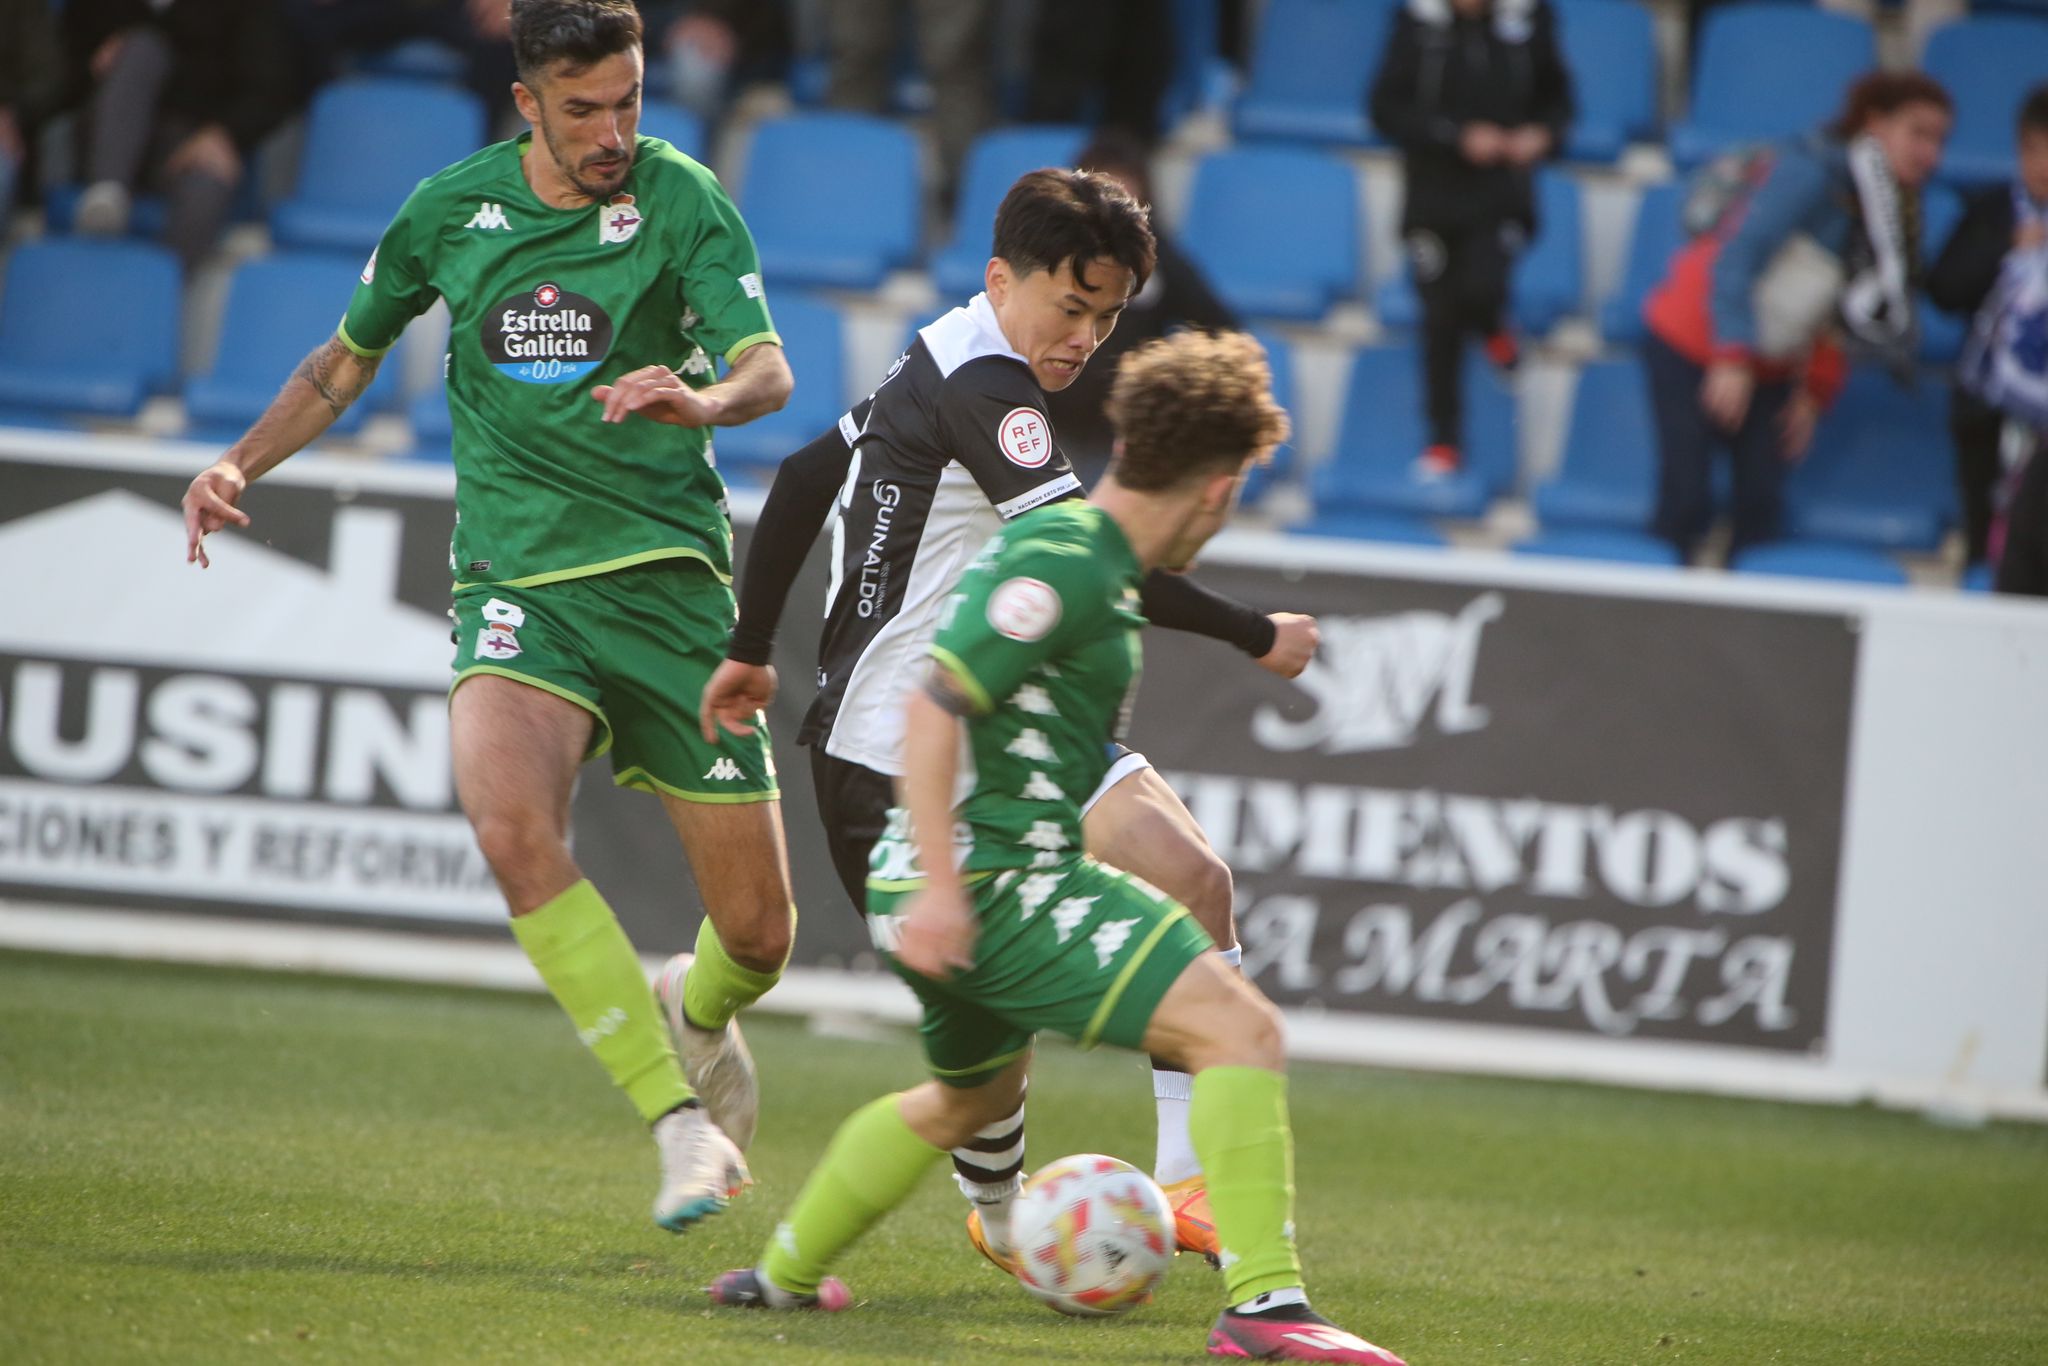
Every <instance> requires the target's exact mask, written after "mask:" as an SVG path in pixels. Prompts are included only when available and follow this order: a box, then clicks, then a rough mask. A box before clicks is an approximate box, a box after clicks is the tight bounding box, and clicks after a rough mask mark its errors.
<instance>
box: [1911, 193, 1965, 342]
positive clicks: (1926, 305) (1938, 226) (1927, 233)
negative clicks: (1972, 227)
mask: <svg viewBox="0 0 2048 1366" xmlns="http://www.w3.org/2000/svg"><path fill="white" fill-rule="evenodd" d="M1962 216H1963V197H1962V196H1961V195H1959V194H1957V193H1956V191H1955V190H1954V189H1953V188H1952V187H1950V186H1947V185H1929V186H1928V187H1927V188H1926V189H1925V190H1923V191H1921V193H1920V256H1921V259H1922V260H1923V261H1926V262H1928V263H1930V264H1931V263H1932V262H1933V260H1934V258H1935V257H1936V256H1939V255H1940V254H1941V249H1942V248H1943V247H1944V246H1946V245H1947V244H1948V238H1949V234H1950V233H1952V232H1954V231H1955V229H1956V224H1957V222H1959V221H1960V220H1961V219H1962ZM1915 303H1916V305H1917V311H1918V315H1919V320H1920V359H1921V360H1923V361H1925V362H1926V363H1927V364H1929V365H1951V364H1953V363H1954V362H1955V360H1956V358H1957V357H1959V356H1961V355H1962V353H1963V340H1964V338H1966V337H1968V336H1969V334H1970V319H1968V318H1958V317H1957V316H1956V315H1955V314H1953V313H1946V312H1943V311H1942V310H1941V309H1938V308H1936V307H1935V306H1934V305H1933V303H1931V302H1930V301H1929V300H1928V298H1927V296H1926V295H1925V294H1924V293H1923V294H1922V295H1920V297H1919V298H1918V299H1917V300H1915Z"/></svg>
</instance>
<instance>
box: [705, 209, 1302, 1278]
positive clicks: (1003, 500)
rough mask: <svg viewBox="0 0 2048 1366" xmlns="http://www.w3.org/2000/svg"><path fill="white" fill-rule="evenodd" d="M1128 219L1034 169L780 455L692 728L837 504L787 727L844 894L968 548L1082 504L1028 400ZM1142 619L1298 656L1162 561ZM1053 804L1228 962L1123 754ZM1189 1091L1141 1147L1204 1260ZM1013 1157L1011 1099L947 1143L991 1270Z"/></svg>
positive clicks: (1152, 796) (1011, 1184)
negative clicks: (989, 251)
mask: <svg viewBox="0 0 2048 1366" xmlns="http://www.w3.org/2000/svg"><path fill="white" fill-rule="evenodd" d="M1146 220H1147V215H1146V211H1145V208H1144V206H1143V205H1142V204H1140V203H1138V201H1137V200H1135V199H1133V198H1132V197H1131V196H1130V194H1129V193H1127V192H1126V191H1125V190H1124V188H1123V186H1122V185H1121V184H1120V183H1119V182H1117V181H1116V180H1115V179H1114V178H1112V177H1109V176H1106V175H1100V174H1086V173H1082V172H1078V171H1063V170H1041V171H1033V172H1030V173H1029V174H1027V175H1025V176H1023V177H1022V178H1020V179H1019V180H1018V181H1017V183H1016V184H1015V185H1014V186H1012V187H1011V189H1010V192H1009V194H1008V195H1006V196H1005V197H1004V200H1003V203H1002V206H1001V208H1000V209H999V210H998V211H997V214H996V222H995V234H994V255H993V256H992V257H991V259H990V260H989V262H988V266H987V270H986V275H985V280H986V283H987V286H988V288H987V291H986V292H985V293H983V294H980V295H978V296H976V297H975V298H974V299H973V300H971V301H970V302H969V303H968V304H967V305H966V307H964V308H956V309H954V310H953V311H952V312H950V313H948V314H947V315H946V316H945V317H943V318H941V319H939V320H938V321H937V322H935V323H933V324H932V325H931V326H929V327H926V328H924V329H923V330H922V331H920V332H919V334H918V336H917V339H916V340H915V341H914V342H913V343H912V344H911V347H910V350H909V351H908V352H906V353H905V354H904V356H903V358H902V359H901V360H899V361H898V362H897V363H896V366H895V367H894V368H893V369H892V370H891V371H890V372H889V374H888V376H887V377H885V378H884V380H883V382H882V385H881V387H880V388H879V389H877V390H876V391H875V393H874V394H873V395H872V396H871V397H870V398H869V399H868V400H867V401H866V402H864V403H862V404H860V405H858V406H857V407H855V408H854V410H853V411H852V412H850V413H848V414H846V415H845V416H844V417H843V418H841V419H840V422H839V425H838V428H837V429H836V430H834V431H831V432H827V433H826V434H824V435H823V436H821V437H820V438H819V439H817V440H816V441H813V442H811V443H810V444H809V445H807V446H805V447H804V448H803V449H801V450H799V451H797V452H796V453H795V454H793V455H791V456H790V457H789V458H788V459H787V460H785V461H784V462H783V464H782V468H781V469H780V470H779V471H778V473H777V475H776V479H775V484H774V487H773V488H772V489H771V490H770V491H769V494H768V500H767V503H766V505H765V506H764V507H763V508H762V511H761V520H760V523H759V524H758V526H757V527H756V529H755V534H754V537H753V540H752V543H751V546H750V549H749V550H748V554H747V569H746V573H745V574H744V575H743V576H742V579H741V601H740V620H739V625H738V627H737V628H736V629H735V631H734V633H733V640H732V644H731V646H730V647H729V648H728V650H727V658H726V662H725V663H724V664H722V665H720V666H719V669H718V672H717V673H716V674H715V675H713V677H712V680H711V683H710V684H709V685H708V686H707V687H706V688H705V691H704V700H703V707H702V711H703V725H704V733H705V734H706V735H707V736H709V735H712V734H715V733H716V729H717V727H718V725H719V724H720V723H721V722H722V723H723V724H724V725H726V726H727V727H728V728H730V727H734V726H741V727H744V726H746V725H748V724H749V718H750V717H752V716H753V715H754V714H755V712H756V711H757V710H758V709H759V708H760V707H762V706H764V705H766V703H767V701H768V700H769V699H770V698H772V697H773V696H774V692H775V672H774V670H773V669H772V668H770V667H769V666H768V660H769V657H770V654H771V651H772V647H773V643H774V638H775V628H776V624H777V622H778V620H779V618H780V616H781V612H782V606H783V601H784V598H785V597H786V596H787V594H788V592H789V586H790V584H791V582H792V581H793V580H794V579H795V577H796V573H797V570H798V569H799V568H800V566H801V564H802V561H803V558H804V553H805V551H806V549H807V548H808V547H809V545H810V543H811V542H812V540H814V539H815V538H816V535H817V531H818V527H819V524H820V523H822V522H823V521H824V520H825V518H826V515H827V514H828V512H829V511H830V510H831V509H832V508H833V505H834V503H835V502H836V503H837V505H838V517H839V521H838V526H837V528H836V538H837V539H836V544H837V545H838V547H839V563H838V567H837V571H836V574H835V579H834V585H833V589H832V593H831V597H830V599H829V601H828V603H827V605H826V622H825V631H824V636H823V639H822V641H821V643H820V647H819V651H820V661H819V670H818V678H819V687H818V698H817V701H816V702H814V703H813V704H812V706H811V709H810V713H809V715H808V716H806V717H805V719H804V725H803V729H802V731H801V732H800V733H799V735H798V739H799V740H800V741H801V742H802V743H804V744H807V745H810V746H811V775H812V779H813V786H814V787H815V789H816V792H817V798H818V813H819V815H820V816H821V817H822V818H823V821H824V826H825V832H826V838H827V840H828V843H829V847H830V848H831V851H832V860H833V866H834V869H835V870H836V871H837V872H838V874H839V879H840V883H841V885H842V886H844V887H845V888H846V893H847V896H848V898H849V899H850V900H851V901H852V902H853V904H854V905H855V906H856V907H862V906H864V905H865V903H866V894H865V887H866V882H867V876H868V867H869V858H870V853H871V850H872V848H873V846H874V843H875V841H876V839H877V838H878V837H879V836H880V835H881V833H882V830H883V827H884V824H885V818H886V813H887V812H888V809H889V807H890V805H891V804H892V801H893V797H892V793H891V780H892V779H893V778H894V777H895V776H896V775H898V774H900V773H901V772H902V771H903V753H902V744H903V730H902V716H903V702H904V699H905V697H906V696H907V695H908V693H909V692H910V690H911V688H912V686H913V678H914V665H915V663H916V661H917V660H918V659H920V658H921V657H922V654H923V652H924V650H925V648H926V646H927V645H928V644H929V643H930V641H931V638H932V634H933V632H934V631H936V630H937V629H938V621H939V615H940V612H941V611H942V609H943V607H944V604H945V602H946V595H947V594H948V593H949V592H950V591H951V589H952V587H953V583H954V581H955V580H956V579H957V578H958V577H959V576H960V573H961V570H962V569H963V567H964V566H965V565H966V563H967V561H968V560H969V559H970V558H971V557H972V556H973V555H974V553H975V552H976V551H977V550H978V549H979V548H980V547H981V545H982V544H983V543H984V542H986V541H987V540H988V538H989V537H990V536H991V535H993V534H995V533H996V532H998V531H1000V530H1001V529H1002V527H1003V526H1004V524H1005V523H1007V522H1009V521H1011V520H1012V519H1014V518H1016V517H1018V516H1020V515H1022V514H1023V513H1025V512H1027V511H1029V510H1031V509H1032V508H1035V507H1038V506H1040V505H1042V504H1045V503H1048V502H1053V501H1056V500H1059V499H1063V498H1075V497H1078V496H1079V495H1080V493H1081V483H1080V480H1079V479H1077V478H1076V477H1075V475H1074V473H1073V470H1072V468H1071V466H1070V465H1069V464H1068V462H1067V457H1066V454H1065V453H1064V452H1063V451H1062V450H1061V449H1060V446H1059V442H1058V440H1057V439H1056V437H1055V434H1054V430H1053V427H1052V424H1051V422H1050V420H1049V419H1048V418H1047V416H1046V413H1045V395H1046V394H1047V393H1051V392H1057V391H1059V390H1061V389H1064V388H1065V387H1067V386H1068V385H1070V384H1072V383H1073V382H1074V380H1075V377H1076V376H1078V375H1079V374H1080V373H1081V370H1082V367H1083V366H1084V365H1085V364H1086V363H1087V361H1088V358H1089V357H1090V356H1091V355H1092V354H1093V353H1094V352H1095V349H1096V348H1097V347H1098V346H1100V345H1101V343H1102V341H1103V340H1104V338H1106V337H1107V336H1108V335H1109V333H1110V330H1111V328H1113V327H1114V326H1115V325H1116V320H1117V318H1118V316H1119V315H1120V314H1121V312H1122V310H1123V308H1124V306H1125V304H1126V303H1127V302H1128V301H1129V299H1130V297H1131V296H1132V295H1133V294H1134V293H1136V292H1137V291H1138V290H1139V289H1141V288H1142V287H1143V285H1144V283H1145V280H1146V278H1147V277H1148V276H1149V274H1150V273H1151V270H1152V268H1153V265H1154V256H1153V240H1152V235H1151V230H1150V228H1149V226H1148V224H1147V221H1146ZM1143 608H1144V612H1145V615H1146V617H1147V618H1148V619H1150V620H1151V621H1152V622H1154V623H1156V624H1158V625H1163V626H1171V627H1175V628H1178V629H1183V630H1192V631H1197V632H1200V633H1202V634H1205V635H1209V636H1213V637H1215V638H1217V639H1221V640H1226V641H1229V642H1231V643H1233V644H1235V645H1237V646H1238V647H1239V648H1240V649H1242V650H1244V651H1245V652H1246V653H1247V654H1249V655H1251V656H1253V657H1254V658H1255V659H1257V660H1258V661H1259V662H1260V664H1261V665H1262V666H1264V667H1265V668H1268V669H1270V670H1272V671H1273V672H1275V673H1278V674H1280V675H1282V676H1283V677H1290V678H1291V677H1293V676H1294V675H1296V674H1298V673H1300V672H1301V670H1302V669H1303V668H1304V667H1305V666H1306V665H1307V663H1308V660H1309V658H1310V656H1311V655H1312V654H1313V653H1314V650H1315V644H1316V628H1315V622H1314V621H1313V620H1311V619H1310V618H1308V617H1305V616H1297V615H1293V614H1290V613H1280V614H1276V615H1274V616H1271V617H1268V616H1265V615H1262V614H1261V613H1259V612H1256V611H1254V610H1253V609H1251V608H1249V607H1244V606H1241V605H1239V604H1237V603H1233V602H1229V601H1227V600H1225V599H1222V598H1218V597H1215V596H1214V595H1212V594H1209V593H1206V592H1205V591H1203V590H1202V589H1200V588H1198V587H1196V586H1195V584H1194V583H1193V582H1192V581H1190V580H1188V579H1187V578H1185V577H1183V576H1180V575H1177V574H1170V573H1165V572H1161V573H1156V574H1152V575H1150V576H1148V577H1147V578H1146V580H1145V583H1144V597H1143ZM1092 786H1093V791H1092V793H1091V792H1077V793H1073V794H1072V795H1073V796H1074V797H1075V798H1076V799H1077V800H1078V801H1079V803H1080V809H1081V812H1082V814H1083V816H1084V817H1085V818H1086V835H1087V847H1088V849H1089V851H1090V852H1091V853H1093V854H1094V855H1095V856H1096V857H1098V858H1100V859H1102V860H1103V861H1104V862H1106V863H1110V864H1113V865H1114V866H1116V867H1118V868H1122V869H1124V870H1126V871H1127V872H1131V873H1135V874H1136V875H1138V876H1139V877H1142V878H1144V879H1145V880H1146V881H1147V882H1149V883H1151V884H1152V885H1154V886H1156V887H1159V888H1161V889H1162V890H1163V891H1165V892H1166V893H1167V894H1169V895H1170V896H1172V897H1173V898H1174V900H1175V901H1177V902H1179V903H1180V904H1182V905H1184V906H1186V907H1187V908H1188V909H1189V911H1190V912H1191V913H1192V914H1193V916H1194V918H1195V922H1196V923H1197V924H1199V925H1201V926H1202V928H1203V929H1205V930H1207V931H1208V933H1209V934H1210V936H1211V937H1212V938H1213V940H1214V941H1215V943H1216V944H1217V946H1218V947H1219V948H1220V949H1221V950H1223V952H1224V953H1225V955H1226V957H1227V959H1228V961H1230V962H1231V963H1232V964H1235V962H1236V961H1237V957H1238V953H1239V950H1238V947H1237V934H1236V927H1235V924H1234V922H1233V920H1232V906H1231V903H1232V888H1231V879H1230V870H1229V869H1228V868H1227V867H1226V866H1225V865H1224V863H1223V861H1222V860H1221V859H1220V858H1218V857H1217V856H1216V853H1215V851H1214V850H1213V849H1211V848H1210V847H1209V843H1208V840H1207V839H1206V838H1205V837H1204V836H1203V834H1202V831H1201V827H1199V826H1198V825H1196V824H1195V820H1194V817H1193V816H1191V815H1190V814H1189V813H1188V810H1187V808H1186V807H1185V806H1183V805H1182V804H1181V802H1180V799H1179V798H1178V797H1176V796H1175V795H1174V793H1173V790H1172V789H1171V788H1169V787H1168V786H1167V785H1166V783H1165V781H1164V780H1163V779H1161V778H1160V777H1159V775H1158V774H1157V773H1156V772H1154V771H1153V770H1152V769H1151V766H1150V765H1149V764H1147V763H1146V761H1145V758H1144V756H1143V755H1140V754H1134V753H1131V752H1129V751H1127V750H1124V751H1120V752H1119V753H1118V754H1117V755H1116V756H1114V761H1113V762H1112V763H1111V764H1110V767H1109V769H1108V771H1107V772H1106V773H1105V774H1104V775H1103V776H1102V778H1101V780H1100V783H1099V784H1094V785H1092ZM1191 1087H1192V1082H1191V1080H1190V1078H1189V1077H1188V1075H1187V1073H1186V1071H1185V1070H1184V1069H1182V1068H1181V1067H1180V1066H1179V1065H1178V1064H1177V1063H1174V1062H1172V1061H1170V1060H1161V1061H1159V1062H1158V1063H1157V1064H1156V1065H1155V1069H1154V1077H1153V1093H1154V1097H1155V1100H1156V1102H1157V1107H1158V1112H1159V1159H1158V1162H1157V1164H1156V1166H1155V1168H1154V1174H1155V1175H1156V1176H1157V1177H1158V1179H1159V1181H1160V1183H1161V1184H1162V1185H1163V1186H1165V1187H1166V1188H1167V1192H1168V1195H1169V1197H1170V1198H1171V1199H1172V1201H1173V1204H1174V1208H1175V1213H1176V1216H1177V1217H1178V1220H1179V1225H1180V1239H1181V1245H1182V1246H1183V1247H1184V1248H1186V1249H1188V1250H1191V1251H1196V1252H1200V1253H1203V1254H1205V1255H1208V1256H1212V1257H1213V1256H1214V1255H1215V1254H1216V1250H1217V1249H1216V1242H1215V1233H1214V1230H1213V1228H1212V1227H1211V1221H1210V1219H1209V1217H1208V1197H1207V1195H1206V1193H1205V1187H1204V1184H1203V1181H1202V1167H1201V1164H1200V1162H1199V1161H1198V1160H1197V1158H1196V1156H1195V1153H1194V1149H1193V1146H1192V1144H1191V1141H1190V1139H1189V1137H1188V1121H1187V1116H1188V1107H1189V1102H1190V1099H1191ZM1023 1164H1024V1112H1023V1108H1022V1106H1021V1105H1020V1106H1019V1107H1018V1108H1017V1109H1016V1110H1015V1111H1014V1112H1013V1113H1011V1114H1008V1115H1005V1116H1001V1117H999V1118H997V1119H996V1121H995V1122H993V1123H991V1124H989V1125H988V1127H987V1129H986V1131H985V1132H983V1133H979V1134H976V1135H974V1136H973V1137H972V1138H971V1139H969V1140H968V1141H967V1142H964V1143H962V1144H961V1145H960V1146H959V1150H958V1151H957V1152H956V1153H955V1154H954V1168H955V1174H956V1176H957V1178H958V1180H959V1182H960V1187H961V1191H962V1193H963V1194H965V1195H966V1196H967V1197H968V1198H969V1200H970V1201H972V1202H973V1203H974V1209H973V1211H972V1212H971V1213H970V1214H969V1216H968V1234H969V1236H970V1238H972V1239H973V1241H974V1243H975V1246H976V1247H978V1248H979V1249H980V1250H981V1251H982V1252H983V1253H984V1254H985V1255H987V1256H988V1257H989V1258H990V1260H992V1261H994V1262H996V1263H997V1264H998V1265H1004V1266H1007V1265H1008V1264H1009V1258H1010V1247H1009V1241H1008V1226H1009V1218H1008V1212H1009V1205H1010V1201H1011V1200H1012V1199H1013V1198H1014V1197H1015V1196H1016V1193H1017V1189H1018V1184H1019V1177H1020V1175H1021V1172H1022V1170H1023Z"/></svg>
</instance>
